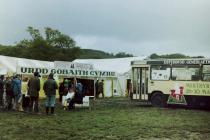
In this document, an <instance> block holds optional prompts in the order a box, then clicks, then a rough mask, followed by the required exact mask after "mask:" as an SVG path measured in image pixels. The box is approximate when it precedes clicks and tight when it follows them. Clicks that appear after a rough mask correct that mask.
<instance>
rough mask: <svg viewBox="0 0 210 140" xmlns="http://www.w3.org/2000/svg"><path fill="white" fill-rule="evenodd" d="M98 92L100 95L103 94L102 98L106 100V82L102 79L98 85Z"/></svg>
mask: <svg viewBox="0 0 210 140" xmlns="http://www.w3.org/2000/svg"><path fill="white" fill-rule="evenodd" d="M98 90H99V91H98V92H99V94H100V93H101V94H102V97H103V98H104V80H103V79H102V80H101V82H99V84H98Z"/></svg>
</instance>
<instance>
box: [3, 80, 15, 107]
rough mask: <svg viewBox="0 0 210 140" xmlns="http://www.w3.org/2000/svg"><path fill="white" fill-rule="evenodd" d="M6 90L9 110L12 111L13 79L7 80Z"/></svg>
mask: <svg viewBox="0 0 210 140" xmlns="http://www.w3.org/2000/svg"><path fill="white" fill-rule="evenodd" d="M5 89H6V99H7V109H8V110H10V109H12V99H14V94H13V91H12V79H11V77H7V78H6V82H5Z"/></svg>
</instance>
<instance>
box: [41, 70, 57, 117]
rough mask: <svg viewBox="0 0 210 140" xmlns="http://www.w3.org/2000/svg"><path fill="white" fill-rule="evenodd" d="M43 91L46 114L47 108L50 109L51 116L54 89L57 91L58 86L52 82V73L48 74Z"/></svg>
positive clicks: (53, 107) (47, 112)
mask: <svg viewBox="0 0 210 140" xmlns="http://www.w3.org/2000/svg"><path fill="white" fill-rule="evenodd" d="M43 89H44V92H45V95H46V103H45V105H46V114H47V115H48V114H49V108H51V114H52V115H53V114H54V111H55V95H56V89H58V85H57V83H56V81H55V80H54V78H53V74H52V73H50V74H49V76H48V79H47V81H45V82H44V86H43Z"/></svg>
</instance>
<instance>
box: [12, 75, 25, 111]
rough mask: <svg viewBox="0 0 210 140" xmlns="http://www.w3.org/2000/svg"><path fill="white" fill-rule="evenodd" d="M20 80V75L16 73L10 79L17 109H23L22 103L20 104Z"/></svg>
mask: <svg viewBox="0 0 210 140" xmlns="http://www.w3.org/2000/svg"><path fill="white" fill-rule="evenodd" d="M21 87H22V82H21V80H20V75H18V74H16V75H15V76H14V78H13V80H12V90H13V94H14V98H15V109H16V110H17V111H23V108H22V105H21V97H22V92H21Z"/></svg>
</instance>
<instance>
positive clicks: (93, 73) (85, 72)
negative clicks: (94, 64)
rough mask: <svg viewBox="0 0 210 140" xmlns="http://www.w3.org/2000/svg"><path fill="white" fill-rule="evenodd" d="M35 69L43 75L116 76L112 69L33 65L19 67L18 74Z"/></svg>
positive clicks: (28, 72) (29, 72)
mask: <svg viewBox="0 0 210 140" xmlns="http://www.w3.org/2000/svg"><path fill="white" fill-rule="evenodd" d="M35 71H37V72H39V73H40V74H41V75H49V74H50V73H53V74H55V75H63V76H87V77H116V73H115V72H111V71H97V70H80V69H47V68H31V67H18V68H17V73H18V74H33V73H34V72H35Z"/></svg>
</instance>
